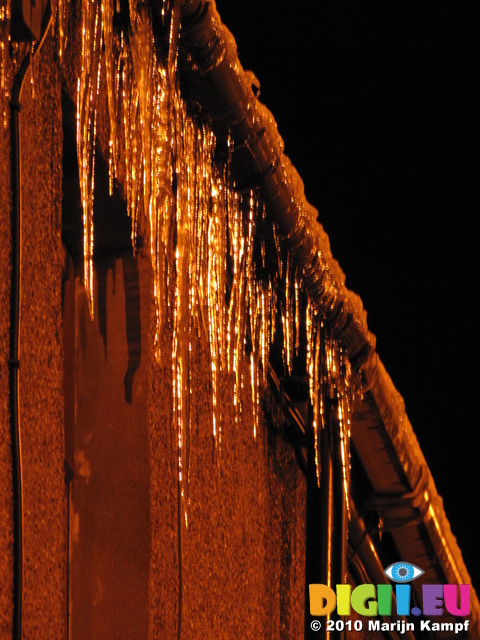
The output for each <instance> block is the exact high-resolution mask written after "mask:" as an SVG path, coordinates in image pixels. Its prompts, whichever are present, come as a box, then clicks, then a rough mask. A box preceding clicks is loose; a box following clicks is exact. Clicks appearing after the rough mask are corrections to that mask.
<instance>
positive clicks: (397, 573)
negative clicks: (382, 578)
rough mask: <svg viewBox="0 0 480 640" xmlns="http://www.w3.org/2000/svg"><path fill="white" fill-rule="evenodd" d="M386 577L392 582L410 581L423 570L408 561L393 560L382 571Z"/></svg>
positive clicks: (420, 574)
mask: <svg viewBox="0 0 480 640" xmlns="http://www.w3.org/2000/svg"><path fill="white" fill-rule="evenodd" d="M383 573H384V574H385V575H386V576H387V578H389V579H390V580H393V581H394V582H400V583H405V582H411V581H412V580H416V579H417V578H419V577H420V576H422V575H423V574H424V573H425V571H422V569H420V568H419V567H417V566H415V565H414V564H411V563H410V562H394V563H393V564H391V565H390V566H389V567H387V568H386V569H385V571H384V572H383Z"/></svg>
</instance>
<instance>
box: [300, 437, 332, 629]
mask: <svg viewBox="0 0 480 640" xmlns="http://www.w3.org/2000/svg"><path fill="white" fill-rule="evenodd" d="M320 437H321V442H320V464H321V472H320V486H318V482H317V470H316V464H315V436H314V433H313V429H311V428H310V429H308V430H307V473H306V481H307V524H306V544H305V629H304V637H305V640H325V639H326V638H327V633H326V622H327V618H322V619H321V620H319V622H320V623H321V625H322V626H321V629H320V630H319V631H317V630H315V629H312V627H311V623H312V620H314V619H315V618H313V617H312V616H310V599H309V585H310V584H326V585H328V586H330V587H331V586H332V579H333V576H334V566H333V559H334V555H333V536H334V504H333V467H332V460H331V456H330V444H329V438H328V434H327V433H326V429H322V431H321V434H320ZM329 635H330V637H331V634H329Z"/></svg>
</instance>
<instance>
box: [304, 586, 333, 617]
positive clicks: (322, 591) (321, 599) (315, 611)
mask: <svg viewBox="0 0 480 640" xmlns="http://www.w3.org/2000/svg"><path fill="white" fill-rule="evenodd" d="M308 589H309V592H310V615H311V616H328V614H329V613H332V611H333V610H334V609H335V604H336V602H337V598H336V597H335V591H333V589H330V587H327V585H326V584H309V585H308Z"/></svg>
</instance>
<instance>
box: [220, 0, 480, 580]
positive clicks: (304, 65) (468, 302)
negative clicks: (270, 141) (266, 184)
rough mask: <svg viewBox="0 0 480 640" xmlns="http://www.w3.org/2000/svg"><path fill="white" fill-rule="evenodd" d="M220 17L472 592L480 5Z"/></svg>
mask: <svg viewBox="0 0 480 640" xmlns="http://www.w3.org/2000/svg"><path fill="white" fill-rule="evenodd" d="M217 8H218V11H219V13H220V16H221V18H222V21H223V22H224V23H225V24H226V25H227V27H228V28H229V29H230V30H231V31H232V33H233V35H234V37H235V39H236V41H237V46H238V51H239V58H240V61H241V63H242V65H243V67H244V68H245V69H251V70H253V72H254V73H255V75H256V76H257V77H258V79H259V81H260V84H261V96H260V98H261V100H262V101H263V102H264V103H265V104H266V105H267V106H268V108H269V109H270V110H271V111H272V112H273V115H274V117H275V119H276V121H277V124H278V128H279V131H280V134H281V135H282V136H283V138H284V140H285V152H286V154H287V155H288V156H289V157H290V159H291V160H292V161H293V163H294V165H295V166H296V168H297V170H298V171H299V173H300V175H301V177H302V179H303V181H304V183H305V192H306V196H307V199H308V200H309V201H310V202H311V203H312V204H313V205H314V206H315V207H317V208H318V210H319V220H320V221H321V222H322V224H323V226H324V228H325V230H326V232H327V233H328V234H329V236H330V242H331V246H332V252H333V255H334V257H335V258H336V259H337V260H338V261H339V263H340V266H341V267H342V269H343V271H344V272H345V273H346V276H347V286H348V287H349V288H350V289H352V290H354V291H355V292H356V293H358V294H359V295H360V296H361V298H362V300H363V302H364V306H365V308H366V310H367V313H368V324H369V328H370V330H371V331H372V332H373V333H374V334H375V335H376V337H377V350H378V353H379V355H380V358H381V359H382V361H383V363H384V364H385V366H386V369H387V371H388V372H389V374H390V376H391V377H392V379H393V382H394V384H395V386H396V387H397V389H398V390H399V392H400V393H401V394H402V396H403V397H404V400H405V405H406V410H407V414H408V416H409V418H410V421H411V422H412V425H413V428H414V431H415V433H416V435H417V437H418V439H419V442H420V446H421V448H422V450H423V453H424V455H425V457H426V459H427V462H428V464H429V466H430V470H431V472H432V474H433V477H434V480H435V483H436V485H437V489H438V491H439V493H440V495H441V496H442V497H443V498H444V504H445V510H446V513H447V517H448V518H449V520H450V523H451V526H452V531H453V533H454V535H456V536H457V540H458V543H459V545H460V548H461V550H462V553H463V556H464V560H465V562H466V565H467V569H468V570H469V572H470V574H471V578H472V582H473V584H474V585H476V587H477V590H478V589H479V588H480V551H479V545H478V543H477V533H476V531H477V524H476V522H477V519H478V512H479V509H478V499H479V480H478V472H477V468H478V457H479V452H478V444H477V443H478V441H479V438H478V435H477V434H478V428H479V424H478V381H479V375H478V369H477V362H478V356H479V346H478V330H477V326H478V310H477V307H478V303H479V294H478V266H477V265H478V261H477V258H478V253H479V248H478V238H479V234H478V231H477V226H478V225H477V216H478V213H479V194H478V190H479V177H478V176H479V168H480V167H479V162H478V159H479V158H478V143H479V124H478V122H479V115H480V109H479V106H480V105H479V104H478V103H477V102H476V89H477V87H478V82H479V77H480V74H479V71H480V69H479V64H478V60H479V59H480V58H479V53H480V52H479V47H478V41H479V35H478V33H480V30H479V29H478V26H479V21H478V19H477V17H476V15H475V12H474V3H470V4H465V3H456V4H455V3H454V2H450V3H442V2H438V3H436V4H435V5H434V4H433V3H424V2H416V3H414V2H408V1H405V2H402V3H395V2H390V1H385V0H384V1H383V2H366V1H365V0H358V1H357V2H353V1H352V2H340V1H338V0H335V1H332V0H328V1H322V2H319V3H306V2H303V3H290V4H288V5H287V4H282V3H279V2H274V1H273V0H264V1H263V2H260V1H259V0H257V1H255V0H245V1H243V2H241V3H238V2H235V3H233V2H228V1H227V0H218V2H217Z"/></svg>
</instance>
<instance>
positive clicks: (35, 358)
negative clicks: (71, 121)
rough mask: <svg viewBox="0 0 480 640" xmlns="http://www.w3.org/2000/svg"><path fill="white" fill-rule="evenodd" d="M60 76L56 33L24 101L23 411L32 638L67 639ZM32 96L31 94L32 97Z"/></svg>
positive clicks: (8, 568)
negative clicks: (55, 44) (54, 45)
mask: <svg viewBox="0 0 480 640" xmlns="http://www.w3.org/2000/svg"><path fill="white" fill-rule="evenodd" d="M60 81H61V78H60V72H59V69H58V67H57V65H56V64H55V62H54V47H53V43H52V41H51V38H50V37H49V39H48V42H47V43H46V44H45V47H44V49H43V50H42V52H41V56H40V58H39V60H37V61H36V63H35V65H34V67H33V85H32V84H31V81H30V75H28V76H27V79H26V82H25V87H24V90H23V96H22V100H21V104H22V109H21V112H20V119H21V146H22V171H21V173H22V198H23V220H22V234H23V237H22V303H21V314H22V324H21V334H20V340H21V346H20V415H21V429H22V456H23V476H24V516H25V517H24V568H25V569H24V625H23V629H24V631H23V634H24V637H25V638H34V637H35V638H37V637H38V638H40V637H41V638H63V637H65V631H66V627H65V622H66V617H65V606H66V564H67V561H66V538H67V532H66V524H67V518H66V502H65V484H64V461H63V459H64V455H63V363H62V362H63V352H62V296H61V293H62V282H61V277H62V262H63V251H62V245H61V157H62V156H61V149H62V122H61V111H60V108H61V105H60ZM33 92H34V96H33ZM9 133H10V132H9V130H8V131H7V132H2V151H1V166H0V168H1V175H2V178H1V183H2V187H1V191H0V196H1V208H0V227H1V233H2V249H1V254H0V259H1V265H0V268H1V272H2V278H1V285H0V287H1V288H0V296H1V312H0V313H1V315H0V318H1V320H0V336H1V337H0V350H1V366H0V370H1V376H0V385H1V407H0V429H1V431H2V433H1V438H0V439H1V445H0V447H1V448H0V456H1V458H0V459H1V462H0V468H1V478H0V481H1V484H2V492H1V495H2V498H1V502H0V509H1V514H0V517H1V521H2V527H1V529H2V532H1V533H0V536H1V538H0V542H1V552H0V554H1V565H0V571H1V579H0V584H1V587H0V589H1V590H2V605H4V606H1V607H0V611H1V613H0V624H1V627H0V629H1V634H2V635H1V637H5V638H6V637H11V624H12V622H11V620H12V614H11V612H12V584H13V573H12V571H13V569H12V567H13V564H12V563H13V548H12V539H13V535H12V526H13V525H12V521H13V516H12V467H11V449H10V446H11V445H10V423H9V405H8V403H9V392H8V364H7V363H8V357H9V355H8V353H9V351H8V347H9V324H10V318H9V314H10V301H9V297H10V282H9V276H10V237H11V222H10V211H11V194H10V190H9V186H10V184H11V166H10V155H9V151H10V148H9Z"/></svg>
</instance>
